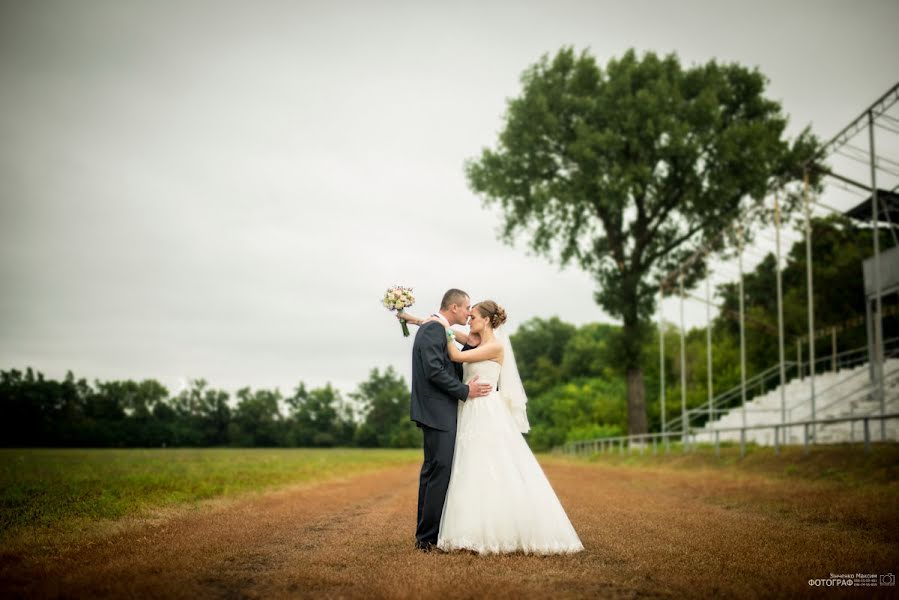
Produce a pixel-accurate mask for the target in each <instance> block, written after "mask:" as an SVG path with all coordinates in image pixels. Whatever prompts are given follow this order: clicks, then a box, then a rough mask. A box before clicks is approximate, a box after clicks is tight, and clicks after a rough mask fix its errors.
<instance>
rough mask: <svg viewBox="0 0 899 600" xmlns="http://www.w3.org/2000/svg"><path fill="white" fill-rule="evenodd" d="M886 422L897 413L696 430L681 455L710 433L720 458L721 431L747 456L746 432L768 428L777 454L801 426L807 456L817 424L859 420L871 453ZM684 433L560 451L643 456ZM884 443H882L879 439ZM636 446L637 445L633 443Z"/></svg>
mask: <svg viewBox="0 0 899 600" xmlns="http://www.w3.org/2000/svg"><path fill="white" fill-rule="evenodd" d="M889 419H899V412H894V413H889V414H885V415H856V416H848V417H834V418H829V419H814V420H806V421H794V422H791V423H771V424H766V425H747V426H745V427H723V428H720V429H711V430H698V431H691V432H688V433H687V436H686V440H687V441H686V442H684V444H683V449H684V452H686V451H687V450H688V449H690V448H691V447H692V448H695V447H696V446H698V444H697V443H695V442H694V443H690V442H689V439H690V437H694V438H695V436H696V435H701V434H706V433H713V434H715V435H714V437H715V441H714V444H715V455H716V456H718V455H720V451H721V447H720V444H721V441H720V437H719V435H720V434H721V433H723V432H729V431H739V432H740V457H741V458H742V457H744V456H746V432H747V431H748V430H761V429H771V430H773V431H774V453H775V454H780V446H781V442H780V439H781V437H783V436H785V431H786V430H787V429H788V428H793V427H802V428H803V431H804V436H803V438H804V442H803V444H804V448H805V449H804V453H805V454H808V453H809V448H810V442H811V440H812V435H811V434H810V429H811V428H815V427H817V426H819V425H832V424H835V423H855V422H858V421H862V422H863V423H864V432H865V435H864V443H865V453H866V454H867V453H870V452H871V427H870V422H871V421H878V420H879V421H886V420H889ZM683 435H684V434H683V432H681V431H675V432H665V433H642V434H635V435H621V436H616V437H608V438H598V439H595V440H584V441H580V442H568V443H567V444H565V445H564V446H562V451H563V452H564V453H566V454H575V455H582V454H603V453H606V452H614V451H615V448H616V446H617V450H618V452H619V453H620V454H624V453H625V447H627V452H628V453H631V450H632V448H633V447H634V445H636V446H637V447H639V448H640V453H641V454H643V452H644V451H645V449H646V448H647V447H648V446H649V444H650V442H651V443H652V453H653V454H657V452H658V446H659V445H660V442H664V446H665V452H666V453H667V452H669V451H670V446H671V439H670V438H671V437H678V438H679V437H682V436H683ZM881 441H883V440H881ZM635 443H636V444H635Z"/></svg>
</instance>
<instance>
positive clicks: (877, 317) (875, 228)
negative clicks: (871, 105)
mask: <svg viewBox="0 0 899 600" xmlns="http://www.w3.org/2000/svg"><path fill="white" fill-rule="evenodd" d="M868 141H869V144H870V149H869V155H870V156H869V158H870V159H871V228H872V232H873V236H872V237H873V238H874V293H875V294H876V295H875V297H874V302H875V307H876V308H875V310H874V360H876V361H877V367H876V373H877V395H878V396H879V397H880V414H881V415H885V414H886V399H885V398H886V393H885V390H884V389H883V319H882V318H881V316H882V315H883V304H882V300H881V295H882V291H881V281H880V219H878V217H877V213H878V212H879V211H878V210H877V208H878V206H879V204H878V203H877V169H876V165H875V162H874V161H875V158H876V155H875V154H874V111H872V110H869V111H868ZM880 439H881V440H885V439H886V419H881V420H880Z"/></svg>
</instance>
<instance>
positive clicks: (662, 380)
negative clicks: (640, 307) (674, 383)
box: [659, 287, 665, 434]
mask: <svg viewBox="0 0 899 600" xmlns="http://www.w3.org/2000/svg"><path fill="white" fill-rule="evenodd" d="M664 300H665V292H664V290H663V289H662V288H661V287H660V288H659V412H660V414H661V419H662V434H664V433H665V321H664V319H663V315H662V302H664Z"/></svg>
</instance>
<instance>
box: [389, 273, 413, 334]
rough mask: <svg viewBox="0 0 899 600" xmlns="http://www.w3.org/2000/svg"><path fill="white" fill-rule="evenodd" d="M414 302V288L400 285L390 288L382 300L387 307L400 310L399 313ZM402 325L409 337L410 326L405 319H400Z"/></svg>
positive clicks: (404, 332)
mask: <svg viewBox="0 0 899 600" xmlns="http://www.w3.org/2000/svg"><path fill="white" fill-rule="evenodd" d="M413 302H415V297H414V296H413V295H412V288H407V287H402V286H398V285H397V286H394V287H392V288H390V289H388V290H387V293H386V294H384V300H382V303H383V304H384V307H385V308H386V309H388V310H390V311H394V310H395V311H398V312H399V314H402V313H403V309H406V308H408V307H410V306H412V303H413ZM400 326H401V327H402V328H403V335H404V336H406V337H409V326H408V325H406V321H405V320H404V319H400Z"/></svg>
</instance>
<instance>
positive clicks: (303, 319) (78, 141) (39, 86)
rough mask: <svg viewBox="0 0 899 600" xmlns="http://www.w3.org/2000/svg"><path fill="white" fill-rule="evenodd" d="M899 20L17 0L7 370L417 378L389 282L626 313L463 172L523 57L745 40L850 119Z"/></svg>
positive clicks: (284, 380)
mask: <svg viewBox="0 0 899 600" xmlns="http://www.w3.org/2000/svg"><path fill="white" fill-rule="evenodd" d="M897 23H899V3H897V2H896V1H895V0H885V1H873V0H872V1H865V2H850V1H848V0H847V1H843V2H833V1H817V0H815V1H807V2H785V1H783V0H779V1H776V2H774V1H772V2H759V1H753V2H745V1H739V2H730V1H728V2H723V1H720V0H715V1H712V0H709V1H707V2H684V1H679V2H669V1H655V2H649V1H631V2H564V1H563V2H559V1H553V2H549V1H544V2H512V1H507V2H470V3H468V2H453V3H446V2H390V3H388V2H339V1H336V2H299V1H297V2H242V3H236V2H223V1H214V2H213V1H210V2H196V1H192V0H189V1H185V0H179V1H169V2H167V1H162V2H156V1H152V2H151V1H149V0H148V1H146V2H129V1H122V0H114V1H113V0H111V1H108V2H96V1H86V0H74V1H73V0H65V1H61V2H48V1H41V2H34V1H28V0H23V1H17V2H9V1H3V2H0V369H4V370H6V369H10V368H19V369H22V368H24V367H26V366H33V367H36V368H37V369H39V370H41V371H42V372H44V373H45V374H46V375H48V376H51V377H61V376H63V375H64V374H65V371H66V370H67V369H72V370H73V371H74V372H75V374H76V375H77V376H80V377H87V378H89V379H94V378H100V379H103V380H106V379H119V378H121V379H124V378H131V379H143V378H156V379H158V380H160V381H161V382H162V383H164V384H165V385H167V386H168V387H169V389H170V390H171V391H173V392H176V391H177V390H178V389H179V387H180V386H181V385H183V382H184V381H186V380H187V379H189V378H200V377H202V378H206V379H207V380H208V381H209V382H210V383H211V384H212V385H213V386H215V387H219V388H224V389H227V390H229V391H234V390H236V389H237V388H238V387H241V386H244V385H249V386H251V387H254V388H259V387H266V388H272V387H279V388H281V390H282V391H283V392H285V393H289V392H290V391H291V390H292V389H293V387H294V386H295V385H296V383H297V382H298V381H300V380H303V381H305V382H306V383H307V384H309V385H312V386H317V385H322V384H324V383H325V382H328V381H330V382H332V383H334V384H335V385H337V386H338V387H340V388H341V389H342V390H344V391H350V390H352V389H353V388H354V387H355V385H356V383H357V382H359V381H361V380H362V379H364V378H365V377H366V376H367V374H368V372H369V370H370V369H371V368H373V367H386V366H388V365H394V366H395V367H396V368H397V369H398V370H399V371H400V372H401V373H402V374H404V375H406V376H408V373H409V362H410V359H409V351H410V348H411V338H409V339H408V340H407V339H404V338H403V337H402V336H401V334H400V329H399V326H398V324H397V323H396V321H395V320H394V319H393V317H392V316H391V315H390V314H389V313H388V312H386V311H385V310H384V309H383V308H382V307H381V306H380V304H379V300H380V297H381V295H382V294H383V292H384V290H385V289H386V288H387V287H388V286H390V285H394V284H400V285H407V286H413V287H414V288H415V292H416V296H417V299H418V302H417V305H416V306H415V307H414V309H413V312H418V313H427V312H430V311H431V310H433V309H435V308H436V305H437V304H438V302H439V299H440V296H441V295H442V293H443V291H444V290H445V289H446V288H447V287H461V288H462V289H465V290H467V291H469V293H470V294H471V295H472V298H473V299H474V300H478V299H484V298H493V299H495V300H497V301H498V302H500V303H501V304H503V305H504V306H505V307H506V308H507V310H508V313H509V315H510V327H511V328H512V329H514V328H515V327H516V326H517V324H519V323H521V322H522V321H524V320H527V319H529V318H531V317H534V316H541V317H549V316H551V315H559V316H561V317H562V318H563V319H564V320H566V321H569V322H573V323H576V324H582V323H587V322H592V321H611V320H612V319H610V318H609V317H608V316H607V315H604V314H603V312H602V311H601V310H600V309H599V308H598V307H597V306H596V305H595V303H594V302H593V300H592V298H593V291H594V284H593V283H592V281H591V280H590V278H589V277H587V276H586V275H584V274H583V273H581V272H579V271H578V270H577V269H574V268H572V269H569V270H565V271H559V269H558V268H557V267H555V266H553V265H551V264H549V263H548V262H546V261H545V260H543V259H540V258H535V257H532V256H529V255H528V254H527V252H526V251H525V249H524V244H523V243H522V244H519V245H518V246H517V247H514V248H512V247H508V246H505V245H503V244H502V243H500V242H499V241H498V240H497V238H496V235H495V233H496V230H497V228H498V226H499V224H500V219H499V216H498V213H497V212H496V211H495V210H486V209H484V208H482V206H481V202H480V200H479V199H478V198H477V197H476V196H475V195H474V194H473V193H472V192H471V191H470V190H469V189H468V188H467V186H466V182H465V178H464V174H463V162H464V161H465V160H466V159H467V158H471V157H474V156H476V155H478V154H479V152H480V150H481V148H482V147H484V146H492V145H493V144H494V143H495V140H496V135H497V133H498V131H499V130H500V128H501V126H502V117H503V113H504V110H505V103H506V99H507V98H510V97H513V96H515V95H517V94H518V93H519V91H520V86H519V76H520V74H521V72H522V71H523V70H524V69H526V68H527V67H528V66H529V65H531V64H532V63H534V62H535V61H536V60H538V59H539V58H540V56H541V55H542V54H544V53H554V52H556V51H557V50H558V49H559V48H560V47H562V46H563V45H573V46H574V47H575V48H576V49H578V50H581V49H585V48H588V49H589V50H590V52H591V53H592V54H593V55H594V56H596V58H597V60H598V62H599V63H600V64H605V63H606V62H607V61H608V60H609V59H610V58H613V57H617V56H620V55H621V54H622V53H623V52H624V51H625V50H627V49H628V48H630V47H634V48H636V49H637V50H638V51H647V50H652V51H655V52H658V53H668V52H676V53H677V54H678V55H679V57H680V58H681V60H682V62H683V63H684V65H685V66H689V65H691V64H694V63H703V62H706V61H708V60H710V59H717V60H719V61H738V62H740V63H742V64H744V65H747V66H758V67H759V68H760V69H761V71H762V72H763V73H765V74H766V75H767V76H768V77H769V78H770V86H769V88H768V92H767V93H768V94H769V95H770V96H771V97H772V98H775V99H777V100H780V101H782V103H783V107H784V110H785V112H786V113H787V114H789V115H790V116H791V124H790V133H791V135H795V134H796V133H797V132H798V131H799V130H801V128H802V127H804V126H805V125H807V124H811V125H812V126H813V128H814V131H815V132H816V133H817V134H818V135H819V136H821V137H824V138H828V137H830V136H831V135H833V134H834V133H836V131H837V130H839V129H840V128H842V127H843V126H844V125H845V124H847V123H848V122H849V121H850V120H851V119H853V118H854V117H856V116H857V115H858V114H859V113H860V112H861V111H862V110H863V109H864V108H866V107H867V106H868V105H869V104H870V103H871V102H872V101H873V100H875V99H876V98H877V97H879V96H880V95H881V94H882V93H883V92H884V91H886V90H887V89H888V88H889V87H890V86H891V85H893V84H894V83H896V81H897V79H899V77H897V73H899V69H897V58H896V57H897V56H899V41H897V37H896V35H895V28H896V24H897ZM894 137H895V136H894ZM859 143H860V144H861V145H865V144H866V142H865V141H863V142H859ZM894 158H895V156H894ZM844 200H845V201H844ZM832 202H833V203H837V204H839V203H840V202H843V204H844V205H845V207H848V206H849V205H851V204H852V199H851V198H848V199H840V198H837V197H834V199H833V200H832ZM676 308H677V307H676V305H674V304H666V314H668V313H670V318H671V319H674V318H675V317H676ZM704 319H705V309H704V308H702V307H700V306H690V307H689V308H688V322H689V324H691V325H692V324H699V323H701V322H703V320H704Z"/></svg>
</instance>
